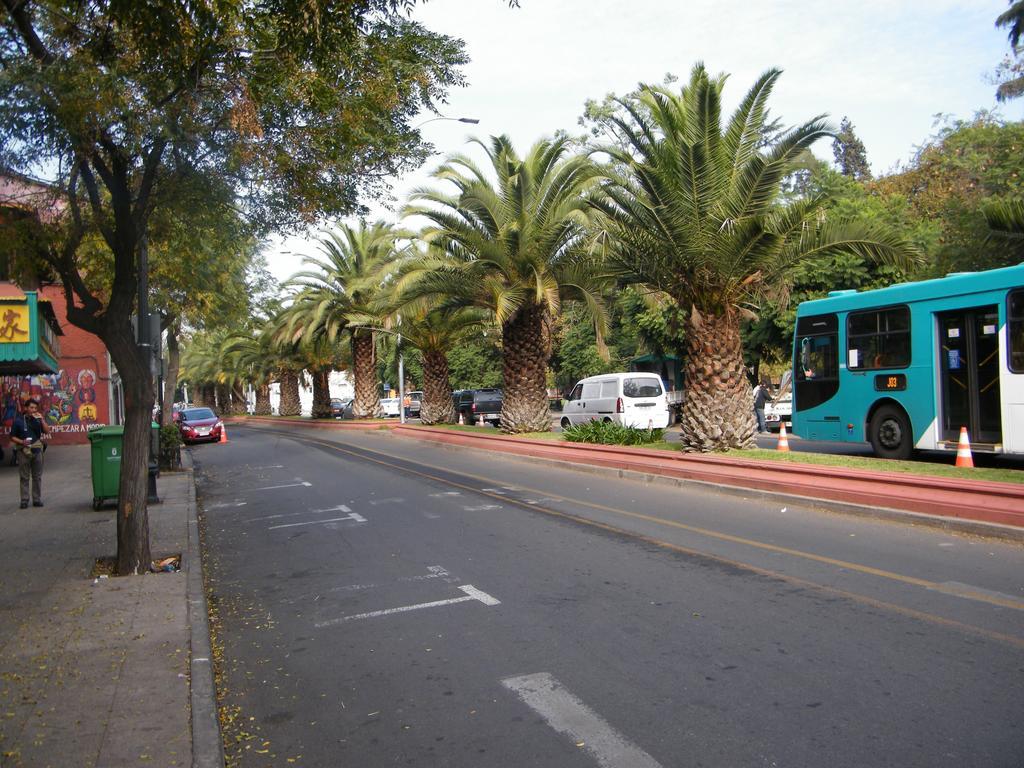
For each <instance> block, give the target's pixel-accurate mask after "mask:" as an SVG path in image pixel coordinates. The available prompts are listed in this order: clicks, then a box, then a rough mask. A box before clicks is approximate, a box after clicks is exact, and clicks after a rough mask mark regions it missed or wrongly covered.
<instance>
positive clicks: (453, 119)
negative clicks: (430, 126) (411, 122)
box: [413, 116, 480, 130]
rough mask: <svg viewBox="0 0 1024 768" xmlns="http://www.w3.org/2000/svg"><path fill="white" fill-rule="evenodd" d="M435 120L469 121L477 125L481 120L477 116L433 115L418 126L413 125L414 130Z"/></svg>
mask: <svg viewBox="0 0 1024 768" xmlns="http://www.w3.org/2000/svg"><path fill="white" fill-rule="evenodd" d="M435 120H451V121H452V122H453V123H469V124H470V125H476V124H477V123H479V122H480V121H479V120H478V119H477V118H475V117H443V116H442V117H432V118H430V119H429V120H424V121H423V122H422V123H420V124H419V125H417V126H414V127H413V130H418V129H420V128H422V127H423V126H424V125H426V124H427V123H433V122H434V121H435Z"/></svg>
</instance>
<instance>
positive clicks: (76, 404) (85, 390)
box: [0, 368, 104, 435]
mask: <svg viewBox="0 0 1024 768" xmlns="http://www.w3.org/2000/svg"><path fill="white" fill-rule="evenodd" d="M29 398H35V399H36V400H38V401H39V411H40V413H42V414H43V416H44V417H45V418H46V423H47V424H49V425H50V430H51V431H52V432H53V433H54V434H60V433H62V432H87V431H89V430H90V429H93V428H94V427H101V426H104V425H103V424H100V423H99V421H98V420H99V414H100V412H99V406H98V405H97V403H96V371H95V370H94V369H92V368H80V369H77V370H76V369H69V368H62V369H61V370H60V371H59V372H58V373H55V374H46V375H35V376H4V377H2V378H0V425H2V429H3V434H5V435H9V434H10V433H11V424H12V423H13V422H14V418H15V416H17V415H18V413H19V412H20V410H21V408H22V404H23V403H24V402H25V401H26V400H28V399H29Z"/></svg>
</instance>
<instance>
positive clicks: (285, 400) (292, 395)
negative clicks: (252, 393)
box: [277, 371, 302, 416]
mask: <svg viewBox="0 0 1024 768" xmlns="http://www.w3.org/2000/svg"><path fill="white" fill-rule="evenodd" d="M277 413H278V415H279V416H298V415H300V414H301V413H302V401H301V400H299V374H298V373H296V372H295V371H285V372H284V373H282V374H281V404H280V405H279V406H278V409H277Z"/></svg>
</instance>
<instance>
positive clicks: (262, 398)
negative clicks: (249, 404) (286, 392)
mask: <svg viewBox="0 0 1024 768" xmlns="http://www.w3.org/2000/svg"><path fill="white" fill-rule="evenodd" d="M253 413H254V414H255V415H256V416H269V415H270V414H271V413H272V410H271V408H270V385H269V384H260V385H259V386H258V387H256V408H255V409H254V411H253Z"/></svg>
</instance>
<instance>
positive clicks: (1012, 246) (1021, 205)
mask: <svg viewBox="0 0 1024 768" xmlns="http://www.w3.org/2000/svg"><path fill="white" fill-rule="evenodd" d="M981 212H982V214H983V215H984V216H985V223H986V224H987V225H988V229H989V234H988V237H989V240H992V241H994V242H998V243H1001V244H1003V245H1005V246H1006V248H1007V249H1008V251H1009V252H1010V254H1011V258H1014V259H1024V200H994V201H992V202H989V203H986V204H985V205H983V206H982V208H981Z"/></svg>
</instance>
